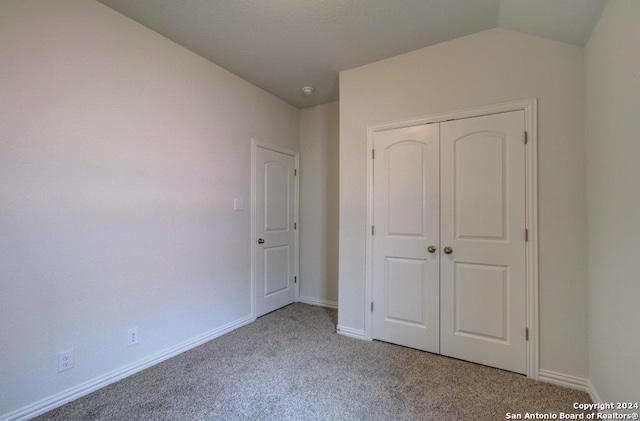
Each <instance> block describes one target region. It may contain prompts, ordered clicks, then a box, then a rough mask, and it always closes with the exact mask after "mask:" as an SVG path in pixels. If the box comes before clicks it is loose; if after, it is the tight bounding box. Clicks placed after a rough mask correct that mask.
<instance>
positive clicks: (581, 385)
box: [538, 370, 591, 393]
mask: <svg viewBox="0 0 640 421" xmlns="http://www.w3.org/2000/svg"><path fill="white" fill-rule="evenodd" d="M538 380H540V381H543V382H547V383H553V384H557V385H559V386H564V387H570V388H571V389H576V390H581V391H583V392H587V393H590V391H589V385H590V384H591V382H590V381H589V380H588V379H583V378H582V377H575V376H570V375H568V374H563V373H558V372H555V371H550V370H538Z"/></svg>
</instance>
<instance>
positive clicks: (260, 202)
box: [254, 146, 296, 317]
mask: <svg viewBox="0 0 640 421" xmlns="http://www.w3.org/2000/svg"><path fill="white" fill-rule="evenodd" d="M295 161H296V160H295V157H294V156H292V155H288V154H285V153H281V152H277V151H274V150H271V149H267V148H263V147H260V146H256V149H255V171H254V174H255V180H254V183H255V198H256V203H255V237H254V240H255V243H254V247H255V258H256V259H255V265H256V267H255V268H254V276H255V286H256V287H255V311H256V314H255V315H256V317H260V316H262V315H264V314H266V313H269V312H271V311H273V310H276V309H278V308H280V307H283V306H285V305H287V304H291V303H293V302H294V301H295V297H296V295H295V283H294V276H295V241H296V236H295V231H294V223H295V203H296V201H295V194H296V190H295V174H294V170H295V166H296V162H295Z"/></svg>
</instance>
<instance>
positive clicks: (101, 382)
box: [0, 315, 255, 421]
mask: <svg viewBox="0 0 640 421" xmlns="http://www.w3.org/2000/svg"><path fill="white" fill-rule="evenodd" d="M254 320H255V318H254V317H253V316H251V315H249V316H245V317H243V318H241V319H238V320H236V321H233V322H231V323H228V324H226V325H224V326H221V327H219V328H217V329H214V330H212V331H210V332H207V333H205V334H202V335H200V336H197V337H195V338H193V339H190V340H188V341H186V342H183V343H181V344H178V345H176V346H173V347H171V348H167V349H165V350H163V351H160V352H157V353H155V354H152V355H150V356H148V357H146V358H143V359H142V360H139V361H136V362H134V363H132V364H129V365H126V366H124V367H122V368H119V369H117V370H114V371H112V372H110V373H107V374H105V375H102V376H100V377H96V378H95V379H93V380H89V381H87V382H85V383H82V384H79V385H78V386H75V387H72V388H71V389H67V390H65V391H63V392H60V393H57V394H55V395H52V396H49V397H48V398H45V399H42V400H40V401H38V402H35V403H33V404H31V405H28V406H25V407H23V408H20V409H17V410H15V411H13V412H10V413H8V414H4V415H0V421H22V420H28V419H31V418H33V417H36V416H38V415H41V414H44V413H45V412H47V411H50V410H52V409H55V408H57V407H59V406H62V405H64V404H65V403H68V402H71V401H73V400H76V399H78V398H81V397H83V396H85V395H88V394H89V393H91V392H94V391H96V390H98V389H101V388H103V387H105V386H108V385H110V384H112V383H115V382H117V381H118V380H122V379H124V378H125V377H129V376H131V375H133V374H135V373H137V372H139V371H142V370H144V369H145V368H149V367H151V366H153V365H156V364H158V363H161V362H162V361H165V360H168V359H169V358H171V357H174V356H176V355H178V354H181V353H183V352H185V351H188V350H190V349H192V348H195V347H197V346H199V345H202V344H204V343H205V342H209V341H210V340H212V339H215V338H218V337H220V336H222V335H224V334H225V333H229V332H231V331H232V330H235V329H238V328H239V327H242V326H244V325H247V324H249V323H251V322H253V321H254Z"/></svg>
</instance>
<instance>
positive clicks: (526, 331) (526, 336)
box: [524, 327, 529, 341]
mask: <svg viewBox="0 0 640 421" xmlns="http://www.w3.org/2000/svg"><path fill="white" fill-rule="evenodd" d="M524 338H525V339H526V340H527V341H528V340H529V328H528V327H527V328H525V329H524Z"/></svg>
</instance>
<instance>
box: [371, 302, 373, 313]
mask: <svg viewBox="0 0 640 421" xmlns="http://www.w3.org/2000/svg"><path fill="white" fill-rule="evenodd" d="M371 312H372V313H373V301H371Z"/></svg>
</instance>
